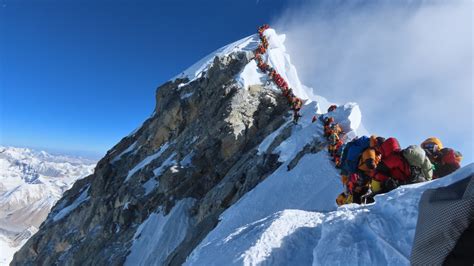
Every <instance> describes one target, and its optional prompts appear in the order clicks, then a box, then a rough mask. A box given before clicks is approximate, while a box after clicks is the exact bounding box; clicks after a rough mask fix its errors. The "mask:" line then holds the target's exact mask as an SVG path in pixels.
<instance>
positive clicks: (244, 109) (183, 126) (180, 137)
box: [12, 52, 317, 265]
mask: <svg viewBox="0 0 474 266" xmlns="http://www.w3.org/2000/svg"><path fill="white" fill-rule="evenodd" d="M248 61H249V56H248V55H247V54H246V53H243V52H240V53H232V54H230V55H229V56H225V57H222V58H217V57H216V58H215V59H214V61H213V64H212V67H210V68H209V70H208V71H207V73H206V74H205V75H203V76H202V77H200V78H198V79H196V80H193V81H191V82H189V80H187V79H178V80H175V81H170V82H167V83H165V84H164V85H162V86H160V87H159V88H158V89H157V93H156V102H157V105H156V107H155V112H154V113H153V115H152V116H151V117H150V118H148V119H147V120H146V121H145V122H144V123H143V125H142V126H141V127H140V128H139V129H138V130H137V131H136V132H134V133H132V134H131V135H129V136H127V137H125V138H123V139H122V140H121V141H120V142H119V143H118V144H117V145H116V146H115V147H113V148H112V149H111V150H110V151H108V152H107V155H106V156H105V157H104V158H103V159H102V160H100V162H99V163H98V165H97V167H96V169H95V173H94V174H93V175H91V176H89V177H87V178H84V179H83V180H80V181H78V182H77V183H76V184H75V185H74V186H73V187H72V188H71V189H70V190H69V191H67V192H66V193H65V194H64V196H63V198H62V199H61V200H60V201H59V202H58V203H57V204H56V206H55V207H54V208H53V209H52V211H51V213H50V214H49V216H48V219H47V220H46V221H45V222H44V223H43V224H42V225H41V227H40V229H39V232H38V233H36V234H35V235H34V236H33V237H32V238H30V240H29V241H28V242H27V243H26V244H25V245H24V246H23V248H22V249H21V250H20V251H18V252H17V253H16V255H15V257H14V260H13V261H12V265H55V264H60V265H92V264H93V265H120V264H123V262H124V261H125V258H126V256H127V254H128V253H129V248H130V246H131V244H132V242H133V241H132V240H133V236H134V234H135V232H136V230H137V227H138V225H139V224H141V223H142V222H143V221H144V220H146V219H147V218H148V217H149V215H150V214H151V213H154V212H163V213H164V214H167V213H168V212H170V210H171V209H172V208H173V206H175V204H176V202H178V201H179V200H181V199H184V198H194V199H195V200H196V201H195V204H194V206H193V207H192V208H191V209H190V210H189V212H190V214H191V215H192V216H193V224H192V225H191V228H190V229H189V231H188V233H187V235H186V236H185V239H184V241H182V242H181V244H180V245H178V247H177V248H176V249H175V250H174V251H173V252H172V253H171V254H169V255H168V256H167V259H166V262H167V263H168V264H171V265H179V264H181V263H183V262H184V260H185V259H186V257H187V256H188V255H189V253H190V252H191V251H192V250H193V248H194V247H195V246H196V245H197V244H199V242H200V241H201V240H202V239H203V238H204V237H205V236H206V235H207V233H208V232H209V231H210V230H212V229H213V228H214V227H215V225H216V224H217V222H218V217H219V215H220V214H221V213H222V212H223V211H224V210H225V209H227V208H228V207H229V206H231V205H232V204H233V203H235V202H236V201H237V200H238V199H239V198H240V197H242V195H244V194H245V193H246V192H248V191H249V190H251V189H252V188H254V187H255V186H256V185H257V184H258V183H259V182H261V181H262V180H263V179H265V178H266V177H267V176H268V175H269V174H271V173H272V172H273V171H274V170H275V169H276V168H277V167H278V166H279V165H280V163H279V162H278V156H277V155H273V154H269V153H266V154H262V155H258V154H257V150H256V146H257V145H258V144H259V143H260V142H261V141H262V140H263V139H264V138H265V137H266V136H268V135H269V134H270V133H272V132H273V131H275V130H276V129H277V128H278V127H280V126H281V125H282V124H283V123H284V122H285V119H284V116H285V115H287V114H288V107H287V105H286V103H285V100H284V98H283V97H281V95H280V94H279V93H278V92H275V91H273V90H270V89H268V88H264V87H262V86H258V85H257V86H251V87H250V88H241V87H240V86H239V85H238V84H237V83H236V82H235V80H234V77H235V75H236V74H238V73H239V72H240V71H241V70H242V68H243V67H244V66H245V65H246V64H247V63H248ZM290 133H291V130H290V129H284V130H283V131H282V134H281V135H280V136H278V137H277V138H276V139H275V141H274V142H273V144H272V145H271V146H270V148H269V151H272V150H273V149H274V148H275V147H276V146H277V145H278V143H281V141H283V140H284V139H285V138H287V137H288V136H289V134H290ZM315 145H317V144H315ZM130 147H132V148H130ZM166 147H167V148H166ZM305 150H306V149H305ZM306 152H311V148H308V150H307V151H306ZM150 156H151V157H150ZM147 159H148V161H149V162H148V164H146V165H145V164H144V165H143V167H142V168H139V167H137V165H139V164H140V163H141V162H143V161H144V160H147ZM295 160H296V158H295ZM155 183H159V185H158V186H156V187H153V185H151V188H150V184H155ZM147 189H148V190H150V191H147ZM147 192H148V193H147ZM84 193H85V194H84ZM85 196H87V199H86V200H84V201H83V202H81V203H80V204H78V205H77V206H76V207H75V208H71V206H73V205H74V204H75V203H77V202H78V201H79V200H80V199H81V197H85ZM67 208H70V209H71V210H70V212H69V213H67V214H66V215H64V217H63V218H60V219H59V218H58V217H60V215H59V214H60V213H61V212H63V213H64V210H65V209H67ZM156 252H161V251H156Z"/></svg>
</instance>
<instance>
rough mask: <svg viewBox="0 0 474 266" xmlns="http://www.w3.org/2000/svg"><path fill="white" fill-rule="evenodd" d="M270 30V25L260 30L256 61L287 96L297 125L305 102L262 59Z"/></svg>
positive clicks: (266, 47)
mask: <svg viewBox="0 0 474 266" xmlns="http://www.w3.org/2000/svg"><path fill="white" fill-rule="evenodd" d="M268 28H270V26H269V25H268V24H264V25H263V26H260V27H259V28H258V35H259V36H260V44H259V45H258V47H257V49H256V50H255V57H254V59H255V60H257V66H258V68H259V69H260V70H261V71H262V72H264V73H266V74H267V75H268V76H269V77H270V80H273V82H274V83H275V84H276V85H277V87H278V88H279V89H280V90H281V91H282V93H283V96H285V98H286V99H287V101H288V105H289V106H290V108H291V110H292V111H293V122H294V123H295V124H297V123H298V120H299V118H300V117H301V114H300V110H301V107H302V106H303V101H302V100H301V99H300V98H298V97H296V96H295V94H294V93H293V90H292V89H291V88H290V87H289V86H288V82H286V81H285V79H283V77H282V76H281V75H280V74H278V72H277V71H276V70H275V69H274V68H272V67H271V66H269V65H268V64H267V63H265V62H264V61H263V58H262V56H263V55H264V54H265V53H266V52H267V49H268V40H267V37H266V36H265V35H264V34H263V33H264V32H265V30H267V29H268Z"/></svg>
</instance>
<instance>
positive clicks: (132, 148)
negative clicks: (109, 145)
mask: <svg viewBox="0 0 474 266" xmlns="http://www.w3.org/2000/svg"><path fill="white" fill-rule="evenodd" d="M136 147H137V142H136V141H135V142H134V143H132V145H130V146H129V147H128V148H127V149H125V150H124V151H123V152H121V153H120V154H119V155H117V156H115V157H114V158H113V159H112V163H115V162H117V161H119V160H120V159H121V158H122V156H124V155H125V154H127V153H129V152H131V151H133V150H135V148H136Z"/></svg>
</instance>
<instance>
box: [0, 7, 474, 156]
mask: <svg viewBox="0 0 474 266" xmlns="http://www.w3.org/2000/svg"><path fill="white" fill-rule="evenodd" d="M381 2H384V1H381ZM453 2H455V3H457V2H462V1H453ZM328 3H329V4H328ZM361 3H362V4H361ZM370 3H371V4H363V1H347V2H344V1H342V2H341V1H322V2H321V1H278V0H259V1H255V0H253V1H231V0H224V1H222V0H221V1H210V0H202V1H179V0H178V1H172V0H169V1H88V0H84V1H71V0H56V1H53V0H48V1H43V0H30V1H22V0H13V1H9V0H3V1H0V33H1V34H0V47H1V49H0V144H2V145H13V146H27V147H36V148H45V149H47V150H49V151H56V152H67V153H76V154H80V155H89V156H95V157H100V155H103V154H104V153H105V152H106V151H107V150H108V149H110V148H111V147H112V146H113V145H114V144H115V143H117V142H118V141H119V140H120V139H121V138H122V137H124V136H126V135H128V134H129V133H130V132H131V131H132V130H134V129H135V128H136V127H137V126H139V125H140V124H141V123H142V122H143V121H144V120H145V119H146V118H147V117H148V116H149V115H150V114H151V112H152V111H153V108H154V105H155V97H154V96H155V90H156V88H157V87H158V86H159V85H161V84H162V83H164V82H165V81H167V80H169V79H170V78H172V77H173V76H175V75H176V74H178V73H180V72H181V71H183V70H184V69H186V68H187V67H188V66H190V65H192V64H193V63H194V62H196V61H197V60H199V59H200V58H202V57H203V56H205V55H207V54H208V53H210V52H212V51H213V50H215V49H217V48H219V47H221V46H223V45H226V44H228V43H230V42H233V41H235V40H238V39H240V38H242V37H245V36H248V35H251V34H253V33H255V31H256V27H257V26H258V25H261V24H263V23H268V22H270V23H271V24H272V25H275V26H276V27H277V30H278V31H280V32H285V33H287V36H288V38H287V43H286V46H287V48H288V51H289V53H290V54H291V56H292V59H293V63H294V64H295V65H296V67H297V68H298V70H299V74H300V79H301V80H302V81H303V83H305V84H307V85H309V86H312V87H313V88H315V92H316V93H317V94H320V95H322V96H326V97H328V98H329V100H333V101H336V102H340V103H344V102H347V101H356V102H359V103H360V104H361V109H362V112H363V122H364V124H365V126H366V127H367V128H368V129H369V131H370V132H373V133H376V134H380V135H384V136H395V137H398V138H399V139H400V142H401V144H402V145H403V146H406V145H409V144H417V143H419V142H420V141H421V140H422V139H424V138H425V137H429V136H432V135H435V136H439V137H440V138H442V140H443V141H444V142H445V144H447V146H451V147H454V148H456V149H458V150H461V151H462V152H463V153H464V155H465V159H466V160H465V161H464V162H466V161H467V162H472V157H473V156H472V152H473V149H472V147H473V137H472V136H473V135H474V133H473V111H472V110H473V109H472V98H473V97H472V76H471V75H470V74H469V73H472V49H466V47H469V45H471V46H472V24H470V23H469V21H467V23H465V22H464V21H462V19H465V18H466V15H465V12H464V13H462V12H461V13H460V12H459V11H458V9H460V10H469V8H465V7H463V6H462V7H461V8H458V7H457V6H454V7H453V5H451V4H449V5H448V4H445V3H448V2H443V1H434V2H433V4H423V5H421V4H418V3H417V2H413V1H407V2H406V3H409V4H401V5H400V6H402V8H399V7H397V5H399V4H393V5H389V6H388V8H387V5H384V4H382V5H378V4H374V3H376V2H375V1H372V2H370ZM399 3H401V2H399ZM439 3H441V4H443V5H444V6H443V5H440V4H439ZM449 3H452V2H449ZM380 6H382V8H380ZM471 7H472V4H471ZM470 16H471V19H472V12H471V15H470ZM466 24H470V25H471V28H470V30H471V33H469V27H463V26H460V25H466ZM460 29H467V31H468V33H466V32H464V31H462V30H461V31H460ZM460 44H462V45H460ZM420 47H421V49H420ZM407 58H408V59H407ZM402 59H403V60H402ZM467 62H470V64H469V63H467ZM466 73H468V74H466ZM466 77H467V79H466ZM469 85H470V86H469ZM448 91H449V93H448ZM361 92H363V93H361ZM387 95H390V97H387ZM434 96H435V97H436V98H433V97H434ZM469 102H470V103H471V104H469ZM466 103H467V104H466ZM387 107H388V108H387Z"/></svg>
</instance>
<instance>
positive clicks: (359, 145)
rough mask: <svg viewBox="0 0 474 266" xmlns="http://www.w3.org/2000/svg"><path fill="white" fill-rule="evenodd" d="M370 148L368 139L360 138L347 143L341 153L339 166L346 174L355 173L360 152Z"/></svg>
mask: <svg viewBox="0 0 474 266" xmlns="http://www.w3.org/2000/svg"><path fill="white" fill-rule="evenodd" d="M369 146H370V138H368V137H366V136H362V137H360V138H356V139H354V140H352V141H351V142H349V143H347V145H346V147H345V148H344V150H343V152H342V157H341V166H342V169H344V170H345V171H347V172H348V173H355V172H357V168H358V167H359V158H360V155H361V154H362V152H363V151H364V150H365V149H367V148H368V147H369Z"/></svg>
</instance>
